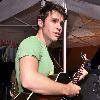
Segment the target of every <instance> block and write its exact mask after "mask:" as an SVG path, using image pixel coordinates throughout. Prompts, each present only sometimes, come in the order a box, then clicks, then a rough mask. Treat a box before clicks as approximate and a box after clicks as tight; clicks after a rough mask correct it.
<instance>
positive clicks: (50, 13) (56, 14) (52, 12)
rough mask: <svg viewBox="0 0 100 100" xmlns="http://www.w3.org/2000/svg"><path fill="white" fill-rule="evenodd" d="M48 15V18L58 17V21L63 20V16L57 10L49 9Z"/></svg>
mask: <svg viewBox="0 0 100 100" xmlns="http://www.w3.org/2000/svg"><path fill="white" fill-rule="evenodd" d="M48 17H50V18H56V19H59V20H60V21H64V16H63V15H62V14H60V13H59V12H58V11H54V10H53V11H51V12H49V13H48Z"/></svg>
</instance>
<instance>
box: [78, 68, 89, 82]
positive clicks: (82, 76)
mask: <svg viewBox="0 0 100 100" xmlns="http://www.w3.org/2000/svg"><path fill="white" fill-rule="evenodd" d="M79 71H80V74H81V75H80V78H79V80H82V79H84V77H85V76H86V75H87V74H88V72H87V71H86V70H85V68H84V67H83V66H82V67H81V68H80V69H79Z"/></svg>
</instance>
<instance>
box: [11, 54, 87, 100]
mask: <svg viewBox="0 0 100 100" xmlns="http://www.w3.org/2000/svg"><path fill="white" fill-rule="evenodd" d="M81 57H82V59H83V60H84V63H83V64H82V65H81V67H84V65H85V64H86V63H87V60H88V59H87V58H86V54H84V55H81ZM81 67H80V69H81ZM80 69H78V71H77V72H76V73H75V74H74V75H73V77H72V79H71V78H70V77H69V75H68V74H66V73H63V72H60V73H59V74H54V75H50V76H49V78H51V79H52V80H55V81H57V82H60V83H64V84H67V83H69V82H70V81H72V83H74V84H77V83H78V81H79V78H80V76H81V73H80ZM13 100H72V98H71V97H67V96H62V95H61V96H55V95H49V96H48V95H41V94H36V93H33V92H30V93H19V94H18V95H16V96H15V97H14V98H13Z"/></svg>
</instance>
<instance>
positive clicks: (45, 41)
mask: <svg viewBox="0 0 100 100" xmlns="http://www.w3.org/2000/svg"><path fill="white" fill-rule="evenodd" d="M36 36H37V37H38V39H40V40H41V41H43V42H44V43H45V44H46V46H49V45H50V44H51V41H50V40H48V39H47V38H46V37H45V36H44V34H43V32H42V31H40V30H39V31H38V33H37V35H36Z"/></svg>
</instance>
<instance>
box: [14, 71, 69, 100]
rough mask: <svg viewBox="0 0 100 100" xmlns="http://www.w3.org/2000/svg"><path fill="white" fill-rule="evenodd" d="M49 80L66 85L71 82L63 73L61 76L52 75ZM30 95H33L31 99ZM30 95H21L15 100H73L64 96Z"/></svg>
mask: <svg viewBox="0 0 100 100" xmlns="http://www.w3.org/2000/svg"><path fill="white" fill-rule="evenodd" d="M49 78H51V79H52V80H55V81H57V82H60V83H64V84H66V83H68V82H70V81H71V79H70V78H69V76H68V74H66V73H63V72H62V73H59V74H54V75H50V76H49ZM30 94H32V95H31V96H30V97H29V95H30ZM30 94H29V93H21V94H19V95H18V96H16V98H15V99H14V100H71V99H70V98H68V97H64V96H54V95H49V96H48V95H40V94H36V93H30Z"/></svg>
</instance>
